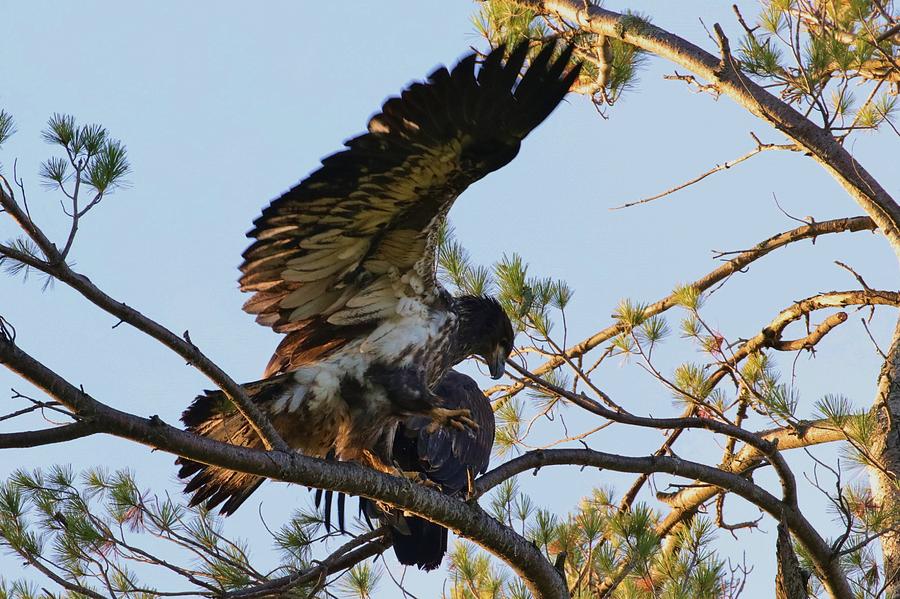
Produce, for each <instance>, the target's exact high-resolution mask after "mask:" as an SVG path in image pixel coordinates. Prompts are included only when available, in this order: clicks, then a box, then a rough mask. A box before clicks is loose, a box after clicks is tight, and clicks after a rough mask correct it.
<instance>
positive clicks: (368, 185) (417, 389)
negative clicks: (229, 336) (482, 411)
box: [178, 43, 580, 514]
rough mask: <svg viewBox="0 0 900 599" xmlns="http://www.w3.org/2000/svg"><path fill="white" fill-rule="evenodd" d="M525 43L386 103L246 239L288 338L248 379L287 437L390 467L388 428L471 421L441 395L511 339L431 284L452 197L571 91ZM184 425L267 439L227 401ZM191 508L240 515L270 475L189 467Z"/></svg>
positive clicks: (495, 308)
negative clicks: (460, 373) (457, 371)
mask: <svg viewBox="0 0 900 599" xmlns="http://www.w3.org/2000/svg"><path fill="white" fill-rule="evenodd" d="M556 50H557V49H556V47H555V44H546V45H545V46H544V47H543V48H542V49H541V50H540V52H539V53H538V54H537V55H536V56H535V57H534V58H533V59H532V60H531V63H530V65H529V66H528V68H527V70H526V71H525V73H524V74H523V75H521V77H520V72H521V70H522V67H523V66H524V64H525V59H526V55H527V53H528V45H527V43H522V44H520V45H518V46H516V47H515V48H514V49H513V50H512V52H511V53H510V55H509V58H507V59H505V60H504V55H505V50H504V48H502V47H501V48H498V49H496V50H494V51H492V52H491V53H490V54H489V55H488V56H487V57H485V59H484V61H483V62H482V63H481V65H480V68H479V67H478V65H477V62H478V61H477V57H476V55H475V54H470V55H468V56H466V57H465V58H463V59H462V60H461V61H460V62H459V64H457V65H456V66H455V67H454V68H453V70H452V71H448V70H447V69H446V68H443V67H442V68H439V69H437V70H436V71H434V72H433V73H432V74H431V75H430V76H429V77H428V81H427V82H424V83H414V84H412V85H411V86H410V87H409V88H407V89H406V90H405V91H404V92H403V93H402V94H401V95H400V97H396V98H391V99H389V100H388V101H387V102H385V104H384V106H383V107H382V111H381V113H379V114H376V115H375V116H373V117H372V118H371V120H370V121H369V125H368V133H365V134H363V135H360V136H359V137H355V138H353V139H351V140H349V141H347V142H346V144H345V145H346V149H344V150H342V151H340V152H338V153H336V154H333V155H331V156H329V157H327V158H325V159H323V160H322V166H321V168H319V169H318V170H316V171H315V172H313V173H312V174H311V175H309V176H308V177H307V178H306V179H305V180H303V181H302V182H301V183H300V184H299V185H297V186H296V187H294V188H293V189H291V190H289V191H288V192H287V193H285V194H284V195H282V196H281V197H279V198H278V199H276V200H274V201H273V202H272V203H271V204H270V205H269V206H268V207H267V208H266V209H265V210H263V212H262V215H261V216H260V217H259V218H258V219H257V220H256V221H255V222H254V228H253V229H252V230H251V231H250V233H249V234H248V236H249V237H251V238H253V239H255V241H254V242H253V243H252V244H251V245H250V247H249V248H248V249H247V250H246V251H245V252H244V254H243V257H244V262H243V264H242V265H241V272H242V276H241V278H240V285H241V290H242V291H247V292H251V293H252V294H253V296H252V297H251V298H250V300H249V301H247V303H246V304H245V306H244V309H245V310H246V311H247V312H250V313H252V314H256V315H257V321H258V322H259V323H261V324H264V325H266V326H270V327H272V328H273V329H274V330H275V331H277V332H279V333H285V334H286V336H285V338H284V339H283V340H282V342H281V343H280V344H279V346H278V348H277V349H276V351H275V355H274V356H273V357H272V359H271V361H270V362H269V366H268V368H267V369H266V371H265V373H264V375H263V376H264V378H263V380H260V381H257V382H255V383H250V384H248V385H245V389H246V391H247V393H248V394H249V395H250V396H251V397H252V398H253V400H254V401H255V402H256V403H257V404H258V405H259V407H260V408H261V409H262V410H264V411H265V412H266V413H267V414H268V415H269V418H270V419H271V421H272V424H273V425H274V426H275V428H276V429H277V430H278V431H279V432H280V433H281V435H282V436H283V438H284V439H285V441H286V442H287V443H288V444H289V445H290V446H291V447H293V448H295V449H297V450H298V451H300V452H302V453H304V454H306V455H310V456H316V457H323V456H325V455H327V454H329V453H330V452H333V453H334V455H335V456H336V457H337V459H340V460H355V461H360V462H363V463H366V464H368V465H370V466H372V467H375V468H378V469H381V470H383V471H388V472H395V468H394V467H393V466H392V464H391V458H390V451H391V445H390V439H391V436H390V435H389V434H385V432H386V431H389V430H392V429H393V427H395V426H396V425H397V423H398V422H399V421H400V420H401V419H403V418H406V417H409V416H414V415H419V416H424V417H427V418H429V419H430V420H431V421H433V422H435V423H437V424H451V425H454V426H469V427H474V426H475V425H474V423H473V422H472V421H471V419H470V418H469V417H468V416H469V413H468V412H467V411H466V410H464V409H449V408H446V407H444V406H443V405H442V403H441V401H440V399H439V398H438V397H437V396H436V395H435V394H434V392H433V391H432V389H433V388H434V387H435V386H436V385H437V384H438V382H439V381H440V380H441V379H442V378H443V377H444V374H445V373H446V372H447V371H448V369H449V368H451V367H452V366H453V365H455V364H457V363H459V362H460V361H461V360H463V359H465V358H467V357H469V356H471V355H478V356H480V357H482V358H483V359H484V360H485V361H486V362H487V364H488V367H489V369H490V372H491V375H492V376H493V377H494V378H499V377H500V376H501V375H502V374H503V367H504V363H505V361H506V358H507V357H508V356H509V353H510V351H511V350H512V344H513V330H512V326H511V325H510V322H509V319H508V318H507V316H506V315H505V313H504V312H503V310H502V309H501V307H500V305H499V304H498V303H497V301H496V300H494V299H492V298H488V297H476V296H462V297H453V296H451V295H450V294H449V293H448V292H447V291H446V290H445V289H444V288H443V287H441V286H440V285H439V284H438V282H437V280H436V276H435V268H436V256H435V247H436V243H437V236H438V231H439V229H440V225H441V223H442V222H443V219H444V217H445V215H446V214H447V211H448V210H449V209H450V206H451V205H452V204H453V201H454V200H455V199H456V197H457V196H458V195H459V194H460V193H461V192H462V191H463V190H465V189H466V188H467V187H468V186H469V185H470V184H471V183H473V182H475V181H477V180H478V179H480V178H482V177H483V176H485V175H486V174H488V173H490V172H491V171H494V170H497V169H498V168H500V167H502V166H504V165H505V164H507V163H508V162H509V161H510V160H512V159H513V158H514V157H515V155H516V154H517V153H518V151H519V145H520V143H521V141H522V139H524V138H525V136H526V135H527V134H528V133H529V132H530V131H531V130H532V129H534V128H535V127H536V126H537V125H539V124H540V123H541V122H542V121H543V120H544V119H545V118H546V117H547V116H548V115H549V114H550V113H551V112H552V111H553V109H554V108H555V107H556V106H557V105H558V104H559V102H560V101H561V100H562V98H563V97H564V96H565V94H566V92H567V91H568V89H569V87H570V86H571V84H572V83H573V81H575V79H576V77H577V76H578V72H579V68H580V67H579V65H576V66H572V67H570V58H571V54H572V48H571V47H567V48H565V49H563V50H562V51H561V52H557V51H556ZM182 421H183V422H184V424H185V425H186V427H187V429H188V430H190V431H193V432H196V433H199V434H201V435H204V436H207V437H210V438H213V439H216V440H220V441H226V442H230V443H233V444H236V445H243V446H248V447H261V441H260V440H259V439H258V438H257V437H256V435H255V434H254V432H253V431H252V430H251V429H250V427H249V425H248V424H247V423H246V421H244V419H243V418H242V417H241V416H240V415H239V414H238V413H237V412H235V411H234V410H233V408H232V406H231V405H230V403H229V402H228V401H227V399H226V398H225V397H224V395H223V394H222V393H221V392H218V391H216V392H207V393H206V394H204V395H201V396H199V397H198V398H197V399H196V400H195V401H194V402H193V404H191V406H190V407H188V409H187V410H186V411H185V412H184V414H183V415H182ZM179 463H180V464H181V465H182V467H181V469H180V471H179V473H178V474H179V476H180V477H181V478H187V477H193V478H192V479H191V480H190V481H189V482H188V483H187V485H186V487H185V492H189V493H190V492H193V493H194V495H193V497H192V499H191V502H192V504H198V503H200V502H204V501H205V502H206V503H207V505H208V506H209V507H214V506H216V505H218V504H223V505H222V507H221V511H222V512H223V513H225V514H228V513H231V512H233V511H234V510H235V509H237V508H238V506H240V505H241V503H243V502H244V501H245V500H246V499H247V497H248V496H249V495H250V493H252V492H253V491H254V490H255V489H256V488H257V487H258V486H259V484H260V483H261V482H262V479H261V478H259V477H257V476H253V475H249V474H242V473H237V472H232V471H230V470H226V469H222V468H218V467H213V466H207V465H204V464H200V463H197V462H193V461H190V460H186V459H180V460H179Z"/></svg>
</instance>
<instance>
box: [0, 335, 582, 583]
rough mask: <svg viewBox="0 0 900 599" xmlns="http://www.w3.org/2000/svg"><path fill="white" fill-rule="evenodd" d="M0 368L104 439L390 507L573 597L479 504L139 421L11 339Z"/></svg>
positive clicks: (532, 550)
mask: <svg viewBox="0 0 900 599" xmlns="http://www.w3.org/2000/svg"><path fill="white" fill-rule="evenodd" d="M0 363H3V364H5V365H6V366H7V368H9V369H10V370H12V371H13V372H15V373H17V374H19V375H20V376H22V377H23V378H24V379H26V380H28V381H30V382H31V383H33V384H34V385H35V386H37V387H38V388H40V389H42V390H43V391H45V392H46V393H48V394H49V395H50V396H52V397H53V398H55V399H57V400H58V401H60V402H61V403H63V404H64V405H66V406H68V407H70V408H71V409H73V410H74V411H76V412H78V413H79V414H80V415H82V417H84V418H87V419H90V420H91V421H92V422H94V423H96V425H97V426H98V427H100V429H101V430H102V431H103V432H105V433H108V434H111V435H115V436H118V437H122V438H125V439H130V440H132V441H136V442H138V443H142V444H144V445H147V446H150V447H153V448H156V449H162V450H163V451H167V452H169V453H173V454H175V455H179V456H182V457H186V458H189V459H191V460H194V461H198V462H202V463H205V464H213V465H216V466H221V467H224V468H229V469H233V470H238V471H241V472H247V473H250V474H256V475H259V476H264V477H267V478H271V479H275V480H282V481H285V482H291V483H296V484H301V485H304V486H308V487H315V488H320V489H326V488H327V489H333V490H335V491H338V492H342V493H346V494H348V495H358V496H362V497H367V498H370V499H374V500H377V501H381V502H385V503H388V504H391V505H393V506H396V507H399V508H402V509H404V510H406V511H409V512H412V513H413V514H417V515H420V516H423V517H425V518H428V519H429V520H432V521H434V522H437V523H438V524H441V525H442V526H445V527H447V528H451V529H453V530H455V531H457V532H458V533H459V534H460V535H462V536H464V537H466V538H468V539H471V540H472V541H474V542H475V543H477V544H479V545H481V546H482V547H484V548H485V549H486V550H488V551H489V552H491V553H493V554H494V555H496V556H498V557H499V558H501V559H502V560H504V561H506V562H507V563H508V564H509V565H510V566H511V567H512V569H513V570H514V571H515V572H516V573H517V574H518V575H519V576H521V577H522V579H523V580H524V581H525V582H526V584H527V585H528V587H529V589H531V591H532V593H533V594H534V595H535V597H538V598H554V599H556V598H559V597H563V598H564V597H568V589H567V588H566V584H565V580H563V578H562V577H561V576H560V575H559V573H558V572H557V571H556V569H554V567H553V565H552V564H551V563H550V562H548V561H547V559H546V558H545V557H544V556H543V554H542V553H541V552H540V551H539V550H538V549H537V548H536V547H534V546H533V545H532V544H531V543H529V542H528V541H526V540H525V539H523V538H522V537H521V536H519V535H518V534H516V533H515V532H514V531H513V530H511V529H509V528H507V527H505V526H503V525H502V524H501V523H499V522H497V520H495V519H494V518H492V517H491V516H490V515H488V514H487V513H486V512H484V511H483V510H482V509H481V508H480V507H479V506H478V505H477V504H472V505H469V504H467V503H465V502H463V501H461V500H458V499H454V498H451V497H448V496H447V495H444V494H443V493H439V492H437V491H434V490H432V489H429V488H427V487H424V486H422V485H417V484H415V483H412V482H410V481H408V480H406V479H402V478H399V477H392V476H388V475H386V474H382V473H380V472H376V471H375V470H372V469H369V468H365V467H363V466H360V465H358V464H353V463H349V462H326V461H324V460H319V459H315V458H310V457H307V456H304V455H301V454H298V453H287V452H279V451H260V450H254V449H249V448H246V447H237V446H234V445H229V444H227V443H221V442H218V441H213V440H211V439H207V438H206V437H201V436H199V435H195V434H192V433H188V432H186V431H183V430H180V429H177V428H174V427H172V426H169V425H168V424H165V423H164V422H163V421H162V420H160V419H159V417H157V416H151V417H150V418H141V417H138V416H135V415H133V414H128V413H126V412H122V411H120V410H116V409H115V408H112V407H110V406H107V405H105V404H103V403H101V402H99V401H97V400H96V399H94V398H92V397H91V396H90V395H88V394H87V393H86V392H84V391H83V390H81V389H78V388H77V387H75V386H73V385H72V384H70V383H69V382H68V381H66V380H65V379H63V378H62V377H60V376H59V375H57V374H56V373H54V372H53V371H52V370H50V369H49V368H47V367H46V366H44V365H43V364H41V363H40V362H39V361H37V360H35V359H34V358H32V357H31V356H30V355H28V354H27V353H26V352H24V351H23V350H22V349H21V348H19V347H17V346H16V345H14V344H13V343H11V342H10V341H9V340H6V339H0Z"/></svg>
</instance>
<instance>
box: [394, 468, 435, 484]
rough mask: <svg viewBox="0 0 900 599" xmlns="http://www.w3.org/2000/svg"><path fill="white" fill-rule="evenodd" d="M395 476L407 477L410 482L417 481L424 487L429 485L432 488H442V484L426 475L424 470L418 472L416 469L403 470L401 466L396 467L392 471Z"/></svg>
mask: <svg viewBox="0 0 900 599" xmlns="http://www.w3.org/2000/svg"><path fill="white" fill-rule="evenodd" d="M391 474H393V475H394V476H398V477H400V478H403V479H406V480H408V481H410V482H413V483H416V484H417V485H422V486H423V487H428V488H430V489H437V490H440V488H441V486H440V485H439V484H437V483H436V482H434V481H433V480H431V479H428V478H426V477H425V474H424V473H422V472H417V471H415V470H401V469H400V468H396V467H395V468H394V469H393V471H392V472H391Z"/></svg>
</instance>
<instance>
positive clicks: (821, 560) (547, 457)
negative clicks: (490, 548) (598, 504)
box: [477, 449, 852, 597]
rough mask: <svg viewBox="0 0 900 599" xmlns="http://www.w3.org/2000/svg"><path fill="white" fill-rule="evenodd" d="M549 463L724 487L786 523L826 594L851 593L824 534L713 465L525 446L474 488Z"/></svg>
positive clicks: (763, 492) (797, 512)
mask: <svg viewBox="0 0 900 599" xmlns="http://www.w3.org/2000/svg"><path fill="white" fill-rule="evenodd" d="M554 465H580V466H593V467H597V468H602V469H607V470H614V471H616V472H644V473H650V472H666V473H668V474H672V475H675V476H684V477H688V478H693V479H696V480H700V481H702V482H705V483H707V484H710V485H714V486H715V487H716V489H725V490H728V491H730V492H732V493H735V494H737V495H740V496H741V497H743V498H744V499H746V500H747V501H749V502H751V503H753V504H754V505H757V506H759V507H760V508H761V509H763V510H765V511H766V512H768V513H769V514H770V515H772V516H773V517H774V518H775V519H776V520H779V521H782V522H785V523H786V524H787V525H788V527H789V528H790V530H791V532H792V533H793V534H794V535H795V536H796V537H797V539H798V540H799V541H800V542H801V543H802V544H803V546H804V547H805V548H806V549H807V550H808V551H809V554H810V556H811V557H812V559H813V562H814V563H815V565H816V568H817V569H818V570H819V574H820V575H821V576H822V579H823V581H824V582H825V584H826V585H827V586H828V589H829V591H830V592H831V593H832V595H834V596H837V597H851V596H852V595H851V593H850V587H849V585H848V583H847V579H846V577H845V576H844V573H843V571H842V569H841V565H840V561H839V560H838V558H837V556H836V555H834V554H833V552H832V551H831V547H830V546H829V545H828V543H827V542H826V541H825V539H823V538H822V537H821V536H820V535H819V533H818V532H817V531H816V529H815V527H813V526H812V524H810V522H809V521H808V520H807V519H806V518H804V517H803V514H802V513H801V512H800V510H799V509H798V508H796V507H793V506H790V505H788V504H786V503H784V502H782V501H779V500H778V499H777V498H776V497H774V496H773V495H772V494H770V493H769V492H767V491H766V490H765V489H762V488H761V487H758V486H757V485H755V484H753V483H752V482H751V481H749V480H748V479H746V478H744V477H742V476H738V475H736V474H732V473H729V472H725V471H724V470H719V469H718V468H713V467H711V466H706V465H704V464H698V463H696V462H689V461H687V460H683V459H681V458H676V457H670V456H649V457H641V458H635V457H626V456H620V455H615V454H609V453H604V452H600V451H594V450H591V449H548V450H543V451H542V450H538V451H531V452H528V453H526V454H524V455H522V456H519V457H518V458H515V459H512V460H510V461H509V462H506V463H505V464H503V465H501V466H498V467H497V468H494V469H493V470H491V471H490V472H488V473H487V474H485V475H484V476H482V477H481V478H479V479H478V481H477V484H478V488H479V489H485V490H486V489H489V488H491V487H492V486H495V485H497V484H499V483H500V482H502V481H503V480H506V479H508V478H511V477H512V476H515V475H516V474H520V473H522V472H526V471H528V470H535V469H539V468H542V467H544V466H554Z"/></svg>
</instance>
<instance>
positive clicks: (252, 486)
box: [175, 377, 286, 516]
mask: <svg viewBox="0 0 900 599" xmlns="http://www.w3.org/2000/svg"><path fill="white" fill-rule="evenodd" d="M285 382H286V381H285V379H284V377H273V378H271V379H267V380H264V381H257V382H254V383H248V384H246V385H243V388H244V391H246V393H247V395H248V396H250V398H251V399H252V400H253V402H254V403H256V404H257V405H260V406H261V407H263V408H265V407H266V405H267V404H271V403H272V402H273V401H274V400H275V399H276V398H277V397H279V396H280V395H281V394H282V393H283V391H284V389H285V385H284V383H285ZM181 421H182V422H183V423H184V424H185V428H186V429H187V430H188V431H190V432H193V433H197V434H200V435H203V436H204V437H208V438H210V439H214V440H216V441H222V442H224V443H231V444H232V445H238V446H241V447H251V448H255V449H262V448H263V445H262V441H261V440H260V438H259V437H258V435H257V434H256V432H255V431H254V430H253V429H252V428H251V427H250V425H249V424H248V423H247V421H246V420H245V419H244V417H243V416H242V415H241V414H240V413H239V412H238V411H237V410H236V409H235V407H234V405H233V404H232V403H231V401H230V400H229V399H228V397H227V396H226V395H225V394H224V393H223V392H222V391H206V392H205V393H204V394H203V395H199V396H197V398H196V399H195V400H194V402H193V403H192V404H191V405H190V406H188V408H187V409H186V410H185V411H184V412H183V413H182V415H181ZM175 463H176V464H178V465H180V466H181V468H180V469H179V470H178V478H181V479H190V480H188V481H187V483H186V484H185V487H184V492H185V493H188V494H193V496H192V497H191V499H190V502H189V504H190V505H191V506H192V507H193V506H197V505H200V504H205V506H206V508H207V509H213V508H215V507H216V506H218V505H220V504H221V507H220V508H219V511H220V513H221V514H223V515H225V516H227V515H230V514H232V513H234V511H235V510H236V509H237V508H238V507H240V506H241V504H242V503H244V501H246V500H247V498H248V497H250V495H251V494H252V493H253V492H254V491H255V490H256V489H257V488H259V485H261V484H262V483H263V481H264V480H265V478H263V477H261V476H256V475H254V474H246V473H243V472H235V471H233V470H228V469H227V468H220V467H219V466H211V465H208V464H203V463H201V462H197V461H194V460H191V459H188V458H178V459H177V460H175Z"/></svg>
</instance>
